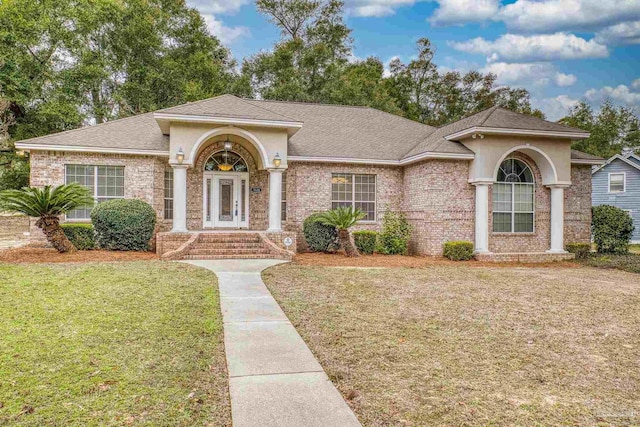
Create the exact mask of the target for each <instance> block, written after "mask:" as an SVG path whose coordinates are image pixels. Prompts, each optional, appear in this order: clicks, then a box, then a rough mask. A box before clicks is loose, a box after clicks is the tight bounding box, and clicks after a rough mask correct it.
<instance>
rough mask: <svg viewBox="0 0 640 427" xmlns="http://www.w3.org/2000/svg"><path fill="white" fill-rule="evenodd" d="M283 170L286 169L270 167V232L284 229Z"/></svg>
mask: <svg viewBox="0 0 640 427" xmlns="http://www.w3.org/2000/svg"><path fill="white" fill-rule="evenodd" d="M282 172H284V169H269V229H268V230H267V231H269V232H277V231H282V224H281V221H282V218H281V209H282Z"/></svg>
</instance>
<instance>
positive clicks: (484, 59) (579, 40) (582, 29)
mask: <svg viewBox="0 0 640 427" xmlns="http://www.w3.org/2000/svg"><path fill="white" fill-rule="evenodd" d="M187 3H188V4H189V5H190V6H193V7H196V8H198V9H199V10H200V11H201V13H202V14H203V15H204V16H205V19H206V20H207V23H208V26H209V29H210V31H211V32H212V33H213V34H215V35H216V36H218V37H219V38H220V39H221V40H222V41H223V43H224V44H225V45H226V46H227V47H229V48H230V49H231V51H232V53H233V55H234V57H235V58H236V59H237V60H238V61H239V62H240V61H241V60H242V58H244V57H246V56H250V55H252V54H255V53H256V52H259V51H260V50H269V49H271V47H272V46H273V44H274V43H275V42H276V41H277V40H278V38H279V33H278V30H277V29H276V28H275V27H274V26H273V25H272V24H270V23H268V22H267V21H266V19H265V18H264V17H262V16H261V15H259V14H258V13H257V11H256V8H255V5H254V2H253V1H251V0H187ZM613 3H615V6H613ZM345 7H346V16H345V19H346V22H347V25H348V26H349V27H350V28H351V29H352V30H353V33H352V36H353V39H354V55H355V56H356V57H357V58H365V57H368V56H377V57H378V58H380V59H381V60H382V61H383V62H384V63H387V62H388V61H389V60H390V59H391V58H393V57H395V56H398V57H400V58H401V59H402V60H403V61H405V62H406V61H408V60H410V59H411V57H412V56H413V55H415V42H416V40H417V39H419V38H421V37H428V38H429V39H430V40H431V42H432V44H433V45H434V46H435V47H436V49H437V53H436V63H437V64H438V65H439V66H440V67H445V68H447V69H455V70H459V71H463V72H464V71H468V70H471V69H477V70H481V71H483V72H494V73H495V74H497V75H498V79H499V82H501V83H504V84H508V85H510V86H519V87H524V88H526V89H528V90H529V91H530V92H531V96H532V101H533V103H534V105H535V106H536V107H538V108H541V109H542V110H543V111H544V112H545V114H546V115H547V117H548V118H549V119H552V120H557V119H558V118H560V117H562V116H563V115H564V114H566V111H567V109H568V108H569V107H570V106H571V105H572V104H574V103H575V102H577V100H580V99H586V100H587V101H589V102H590V103H592V104H593V105H594V106H597V105H598V104H599V103H600V102H601V100H602V99H603V97H605V96H607V97H610V98H611V99H612V100H613V101H614V102H616V103H617V104H620V105H628V106H632V107H635V108H638V109H639V110H640V0H615V1H614V0H509V1H507V0H504V1H500V0H438V1H418V0H346V2H345Z"/></svg>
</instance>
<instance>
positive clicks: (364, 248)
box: [351, 230, 378, 255]
mask: <svg viewBox="0 0 640 427" xmlns="http://www.w3.org/2000/svg"><path fill="white" fill-rule="evenodd" d="M351 234H352V235H353V241H354V243H355V244H356V248H358V250H359V251H360V252H361V253H363V254H365V255H371V254H372V253H374V252H375V250H376V246H377V244H378V233H377V232H375V231H371V230H360V231H354V232H353V233H351Z"/></svg>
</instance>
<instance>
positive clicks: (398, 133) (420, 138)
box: [16, 95, 602, 259]
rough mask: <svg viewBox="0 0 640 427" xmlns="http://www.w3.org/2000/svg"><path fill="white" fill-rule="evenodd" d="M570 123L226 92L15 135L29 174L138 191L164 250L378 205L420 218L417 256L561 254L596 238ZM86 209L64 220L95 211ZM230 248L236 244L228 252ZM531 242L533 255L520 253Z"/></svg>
mask: <svg viewBox="0 0 640 427" xmlns="http://www.w3.org/2000/svg"><path fill="white" fill-rule="evenodd" d="M586 137H588V134H587V133H585V132H583V131H580V130H578V129H574V128H570V127H566V126H563V125H560V124H557V123H552V122H548V121H544V120H541V119H538V118H535V117H531V116H527V115H522V114H517V113H514V112H511V111H508V110H505V109H501V108H497V107H494V108H490V109H488V110H485V111H482V112H480V113H478V114H475V115H473V116H470V117H467V118H465V119H462V120H459V121H457V122H454V123H451V124H449V125H446V126H443V127H440V128H434V127H431V126H427V125H424V124H421V123H418V122H414V121H411V120H407V119H405V118H402V117H399V116H395V115H392V114H388V113H385V112H382V111H378V110H375V109H371V108H364V107H350V106H337V105H320V104H309V103H294V102H279V101H262V100H260V101H258V100H248V99H240V98H237V97H235V96H231V95H224V96H219V97H216V98H212V99H207V100H203V101H198V102H193V103H188V104H184V105H180V106H176V107H172V108H167V109H164V110H159V111H155V112H153V113H147V114H141V115H138V116H134V117H129V118H125V119H120V120H114V121H111V122H107V123H104V124H100V125H97V126H90V127H85V128H82V129H77V130H72V131H68V132H61V133H57V134H53V135H48V136H44V137H39V138H34V139H30V140H24V141H20V142H18V143H17V144H16V147H17V148H19V149H22V150H25V151H29V152H30V159H31V185H33V186H43V185H47V184H49V185H59V184H63V183H65V182H67V183H69V182H79V183H81V184H82V185H85V186H87V187H88V188H90V189H91V191H93V193H94V194H95V198H96V201H97V202H101V201H103V200H108V199H111V198H122V197H124V198H140V199H143V200H145V201H147V202H149V203H150V204H151V205H152V206H153V207H154V208H155V209H156V211H157V214H158V224H159V226H158V233H157V235H156V241H157V251H158V252H159V253H161V254H164V255H166V256H167V257H174V258H180V257H187V258H189V257H190V258H198V257H221V256H229V257H230V256H233V255H241V256H274V255H280V256H290V255H291V253H292V251H295V250H296V248H297V249H298V250H300V249H304V247H305V243H304V239H303V238H302V234H301V228H302V222H303V220H304V219H305V218H306V217H307V216H308V215H309V214H311V213H313V212H317V211H323V210H327V209H330V208H332V207H336V206H345V205H346V206H355V207H357V208H360V209H361V210H363V211H364V212H365V213H366V215H367V216H366V218H365V219H364V220H363V221H361V223H360V224H358V226H357V228H367V229H379V228H380V226H381V219H382V216H383V214H384V212H385V210H387V209H391V210H398V211H403V212H405V213H406V215H407V217H408V219H409V220H410V221H411V223H412V224H413V225H414V226H415V232H414V235H413V237H412V240H411V250H412V252H413V253H416V254H422V255H439V254H441V252H442V244H443V243H444V242H447V241H450V240H469V241H472V242H474V244H475V250H476V253H477V255H478V257H479V258H485V259H486V258H490V259H514V258H519V257H520V258H522V257H523V256H527V257H529V258H532V259H548V258H550V257H556V258H558V257H559V258H562V257H566V256H567V255H566V252H565V251H564V244H565V242H589V241H590V222H591V212H590V208H591V167H592V165H595V164H601V163H602V160H601V159H598V158H596V157H593V156H590V155H588V154H585V153H580V152H577V151H574V150H571V148H570V146H571V142H572V141H575V140H578V139H582V138H586ZM88 219H89V209H80V210H77V211H74V212H71V213H70V214H69V215H67V217H66V219H65V220H66V221H88ZM232 248H233V249H234V250H232ZM523 253H526V254H528V255H521V254H523Z"/></svg>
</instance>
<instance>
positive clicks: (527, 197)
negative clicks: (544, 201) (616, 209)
mask: <svg viewBox="0 0 640 427" xmlns="http://www.w3.org/2000/svg"><path fill="white" fill-rule="evenodd" d="M534 188H535V183H534V179H533V172H532V171H531V168H530V167H529V166H527V164H526V163H524V162H522V161H520V160H517V159H506V160H505V161H504V162H502V164H501V165H500V169H499V170H498V179H497V182H496V183H495V184H494V185H493V231H494V232H496V233H532V232H533V217H534V213H535V198H534Z"/></svg>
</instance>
